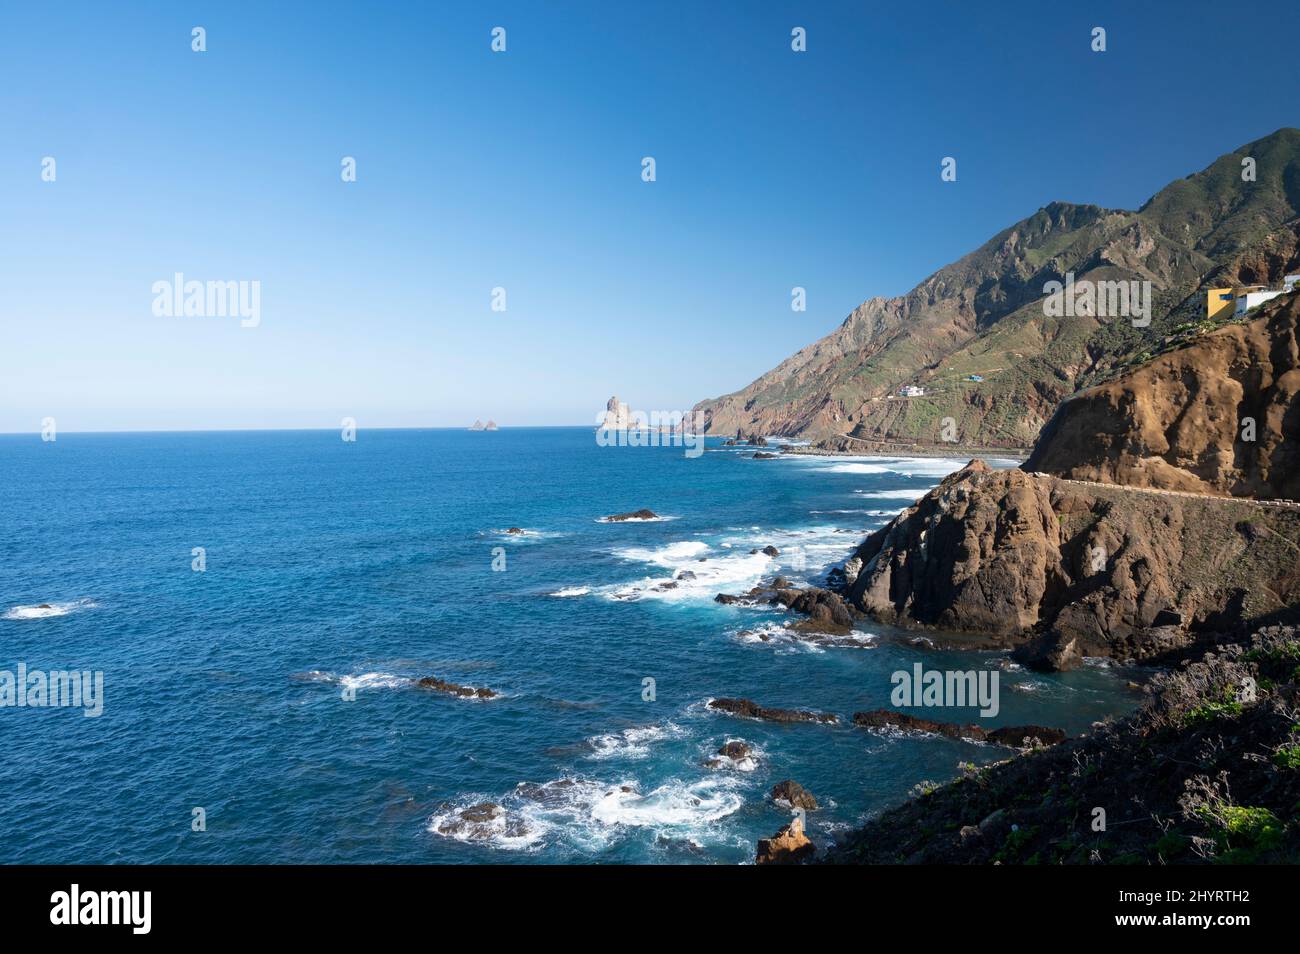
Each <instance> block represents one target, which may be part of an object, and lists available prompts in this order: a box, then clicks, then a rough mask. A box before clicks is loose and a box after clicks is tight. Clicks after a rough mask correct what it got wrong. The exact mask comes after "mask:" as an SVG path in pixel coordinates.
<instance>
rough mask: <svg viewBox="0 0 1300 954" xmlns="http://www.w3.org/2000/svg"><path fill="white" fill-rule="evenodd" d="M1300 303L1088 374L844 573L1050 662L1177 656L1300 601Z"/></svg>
mask: <svg viewBox="0 0 1300 954" xmlns="http://www.w3.org/2000/svg"><path fill="white" fill-rule="evenodd" d="M1298 317H1300V299H1297V298H1295V297H1291V298H1289V299H1285V300H1281V301H1279V303H1278V306H1277V307H1275V308H1273V309H1270V310H1269V311H1268V313H1267V314H1265V315H1262V316H1261V317H1259V318H1256V319H1254V320H1253V321H1250V322H1246V323H1243V324H1240V325H1234V326H1230V327H1227V328H1223V329H1219V330H1217V331H1213V332H1211V333H1209V334H1206V335H1203V336H1201V337H1199V338H1197V339H1195V340H1193V341H1191V342H1190V343H1187V344H1185V345H1184V346H1182V347H1180V348H1177V349H1174V350H1172V351H1170V352H1169V353H1168V354H1166V355H1163V356H1161V357H1159V358H1157V359H1155V360H1153V361H1151V362H1149V363H1147V364H1145V365H1142V366H1139V367H1138V368H1136V369H1134V370H1132V371H1130V372H1128V373H1126V374H1124V375H1122V376H1120V377H1119V378H1118V379H1116V380H1115V381H1113V382H1111V383H1109V384H1107V385H1104V386H1101V387H1098V388H1096V389H1093V390H1091V391H1086V392H1084V393H1083V394H1081V395H1079V396H1078V397H1076V398H1074V399H1073V400H1071V401H1068V402H1066V403H1065V404H1064V405H1062V407H1061V408H1060V410H1059V411H1058V412H1057V413H1056V415H1055V416H1054V417H1053V419H1052V423H1051V425H1049V426H1048V427H1047V428H1045V429H1044V431H1043V434H1042V436H1041V438H1040V439H1039V441H1038V442H1037V443H1036V445H1035V447H1034V451H1033V454H1032V455H1031V457H1030V458H1029V460H1028V461H1026V463H1025V464H1024V465H1023V467H1022V468H1021V469H1015V470H1002V471H997V470H993V469H991V468H990V467H989V466H988V465H987V464H985V463H984V462H983V461H980V460H973V461H971V462H970V464H968V465H967V466H966V467H965V468H963V469H962V470H960V471H958V472H957V473H955V474H952V475H950V476H949V477H947V478H946V479H945V480H944V481H943V482H942V483H941V484H940V485H939V486H938V487H936V488H935V489H934V490H932V491H930V492H929V493H928V494H926V495H925V496H924V497H922V498H921V499H920V500H919V501H917V503H916V504H915V505H914V506H912V507H909V508H907V509H906V510H904V511H903V512H902V513H901V514H899V516H898V517H897V518H895V519H894V520H893V521H891V522H890V523H889V524H888V525H887V526H885V527H882V528H881V529H880V530H878V531H876V532H875V533H873V534H871V536H869V537H868V538H867V539H866V540H865V541H864V542H863V544H862V545H861V546H860V547H859V548H858V549H857V551H856V552H855V553H854V555H853V558H852V559H851V560H850V561H848V562H847V563H846V564H845V568H844V570H843V571H842V572H841V573H840V574H839V575H838V576H837V578H836V579H837V582H838V583H839V588H840V590H841V592H842V593H843V595H844V596H845V599H846V602H847V603H848V604H849V605H850V606H851V607H852V608H853V609H855V610H857V611H860V612H862V613H865V614H866V615H868V616H870V617H872V618H875V619H878V620H881V621H883V622H886V623H891V624H895V625H899V626H903V627H921V628H926V627H929V628H935V629H937V630H942V631H947V632H966V633H972V634H979V635H980V636H981V637H982V638H984V639H986V640H988V641H990V642H991V643H993V644H995V645H1003V646H1006V647H1010V648H1013V649H1015V650H1016V653H1017V655H1018V657H1019V658H1021V659H1022V661H1025V662H1027V663H1029V664H1031V665H1034V666H1038V667H1041V668H1047V669H1065V668H1071V667H1073V666H1076V665H1078V664H1079V663H1080V662H1081V661H1082V659H1083V658H1084V657H1085V656H1108V657H1112V658H1115V659H1119V660H1125V661H1140V662H1161V661H1169V660H1171V659H1175V658H1177V657H1178V656H1179V654H1182V653H1186V652H1187V651H1189V650H1195V649H1196V648H1198V647H1200V648H1204V646H1205V645H1208V642H1209V641H1211V640H1215V639H1222V638H1224V635H1225V633H1226V634H1229V635H1240V634H1242V633H1244V632H1245V631H1247V630H1248V629H1250V628H1251V627H1252V626H1254V625H1258V624H1259V623H1262V622H1265V621H1269V620H1272V619H1280V618H1283V617H1285V616H1286V615H1287V614H1288V613H1290V612H1292V611H1293V608H1295V607H1297V605H1300V505H1297V504H1296V503H1295V502H1294V498H1295V496H1296V494H1297V492H1298V491H1300V483H1297V480H1298V479H1300V478H1298V477H1297V472H1296V470H1295V467H1294V465H1293V463H1292V462H1293V461H1294V459H1295V455H1296V454H1297V453H1300V402H1298V401H1296V400H1295V397H1296V393H1297V388H1298V387H1300V347H1298V346H1297V339H1296V329H1297V319H1298ZM1232 375H1235V376H1236V377H1235V378H1234V377H1232ZM1246 378H1249V379H1250V382H1249V386H1247V385H1243V384H1242V383H1240V380H1239V379H1246ZM1247 394H1248V395H1249V396H1248V397H1247ZM1247 411H1249V412H1251V413H1252V414H1255V415H1258V417H1257V418H1256V429H1255V430H1254V431H1253V439H1252V440H1245V439H1243V437H1242V431H1241V430H1240V427H1241V424H1240V421H1241V419H1242V418H1243V417H1249V416H1251V415H1250V414H1247V413H1246V412H1247ZM1256 493H1258V494H1261V495H1265V496H1266V497H1267V498H1268V499H1255V496H1254V494H1256ZM1276 498H1287V499H1276Z"/></svg>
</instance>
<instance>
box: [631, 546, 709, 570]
mask: <svg viewBox="0 0 1300 954" xmlns="http://www.w3.org/2000/svg"><path fill="white" fill-rule="evenodd" d="M708 552H709V545H708V544H707V543H703V542H701V541H699V540H680V541H678V542H676V543H669V544H667V545H665V546H662V547H654V548H651V547H628V548H627V549H625V550H615V551H614V555H615V556H617V557H619V558H621V559H624V560H630V561H632V562H634V563H653V564H655V565H657V566H666V567H677V566H680V565H682V563H684V562H685V561H686V560H690V559H698V558H699V557H700V556H702V555H703V554H705V553H708Z"/></svg>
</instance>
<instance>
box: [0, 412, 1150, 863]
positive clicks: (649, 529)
mask: <svg viewBox="0 0 1300 954" xmlns="http://www.w3.org/2000/svg"><path fill="white" fill-rule="evenodd" d="M715 445H716V442H713V441H711V442H710V450H709V452H708V453H706V454H704V455H703V456H701V457H699V458H696V459H689V458H687V457H685V456H684V455H683V454H682V451H681V449H672V448H629V447H599V446H597V445H596V443H595V441H594V439H593V435H592V432H591V430H590V429H589V428H541V429H507V430H503V431H499V432H496V433H468V432H463V431H449V430H395V431H366V430H363V431H361V432H360V434H359V436H358V439H357V441H356V442H355V443H345V442H344V441H342V440H340V438H339V435H338V433H337V432H325V431H319V432H242V433H193V434H112V435H78V434H61V435H60V436H59V439H58V441H57V442H55V443H42V442H41V441H40V440H39V438H38V437H35V436H32V437H27V436H0V514H3V526H2V527H0V669H7V670H10V671H15V670H16V668H17V666H18V664H19V663H20V662H21V663H25V664H26V665H27V666H28V668H29V669H45V670H51V669H74V668H75V669H86V670H102V671H103V673H104V681H105V690H104V692H105V698H104V712H103V715H102V716H101V717H99V718H85V717H83V716H82V715H81V713H80V712H78V711H76V710H70V709H51V708H3V709H0V751H3V753H4V758H3V759H2V760H0V861H3V862H6V863H14V862H19V863H35V862H87V863H106V862H178V863H186V862H196V863H197V862H404V863H423V862H444V863H458V862H459V863H464V862H512V863H513V862H595V861H614V862H740V861H745V860H748V859H750V858H752V856H753V850H754V842H755V840H756V839H757V838H759V837H762V836H764V835H768V834H771V833H772V832H773V831H775V830H776V829H777V828H779V827H780V826H781V825H782V824H784V823H785V821H786V820H787V818H788V812H787V811H785V810H783V809H782V808H780V807H779V806H777V805H775V804H774V803H773V802H772V801H771V800H770V799H769V798H768V797H767V796H766V793H767V791H768V790H769V789H770V788H771V786H772V785H773V784H774V783H775V782H777V781H779V780H781V779H784V778H794V779H796V780H798V781H799V782H800V783H802V784H803V785H804V786H805V787H807V788H808V789H810V790H811V791H812V792H813V793H814V794H815V795H816V796H817V797H818V799H819V801H821V802H822V804H823V808H821V809H819V810H818V811H816V812H812V813H810V814H809V816H808V822H809V830H810V833H811V834H812V836H813V838H814V839H815V840H821V841H825V840H827V839H829V838H831V837H833V836H834V834H835V832H837V831H839V830H843V829H844V828H845V827H848V826H851V825H853V824H855V823H857V822H858V821H860V820H861V819H862V818H863V817H864V816H865V815H866V814H868V813H870V812H872V811H876V810H879V809H880V808H882V807H884V806H885V805H888V804H890V803H892V802H895V801H897V800H899V799H901V798H903V797H904V796H905V795H906V793H907V792H908V791H909V789H911V787H912V786H913V785H915V784H916V783H918V782H920V781H922V780H927V779H930V780H942V779H946V778H950V777H952V776H953V775H955V774H956V772H957V763H958V762H959V761H973V762H983V761H990V760H993V759H995V758H1000V757H1004V756H1005V754H1006V751H1005V750H1003V749H998V748H995V747H989V746H979V745H974V744H969V743H963V742H956V741H952V740H946V739H938V738H927V737H921V738H907V737H885V736H879V735H874V734H871V733H868V732H865V731H863V730H859V729H854V728H852V727H849V726H844V725H840V726H814V725H793V726H781V725H772V724H765V723H757V722H751V721H741V720H736V719H733V718H730V717H727V716H723V715H719V714H716V713H712V712H709V711H707V710H706V709H705V708H704V704H705V703H706V701H707V700H708V699H710V698H712V697H716V696H723V695H741V696H746V697H749V698H752V699H754V700H756V701H758V702H760V703H762V704H765V705H774V706H798V707H808V708H815V709H818V710H825V711H831V712H836V713H838V714H840V715H841V717H844V718H847V717H848V716H850V715H851V714H852V712H853V711H855V710H858V709H866V708H877V707H882V706H887V705H888V704H889V693H890V689H891V685H890V680H889V677H890V674H891V673H892V672H894V671H895V670H898V669H908V668H910V666H911V664H912V663H913V662H915V661H918V660H919V661H923V662H924V663H925V665H926V666H927V667H938V668H958V669H974V668H993V667H996V666H997V665H998V664H999V663H1000V662H1001V661H1002V657H1000V656H999V655H998V654H996V653H989V652H971V653H931V652H924V651H921V650H917V649H913V648H910V647H907V646H903V645H900V644H897V643H895V642H892V641H889V640H881V639H878V638H876V637H877V636H878V635H879V634H880V633H881V630H880V628H879V627H874V626H872V625H869V624H868V625H864V626H863V627H862V630H861V632H860V633H858V634H857V636H856V638H855V639H853V640H846V641H845V642H844V645H841V646H816V645H812V644H809V643H808V642H806V641H803V640H799V639H797V638H795V637H793V636H792V635H791V634H790V633H789V631H788V630H786V629H785V628H784V623H785V622H788V621H790V620H789V618H788V617H787V616H785V615H784V614H781V613H776V612H772V611H768V610H757V609H752V608H744V607H734V606H722V605H719V604H717V603H715V602H713V599H712V598H713V596H714V594H715V593H717V592H720V591H724V592H739V591H741V590H743V589H747V588H748V587H749V586H751V585H752V584H753V583H754V582H757V580H758V579H759V578H760V576H763V577H765V576H770V575H771V574H773V573H776V572H780V573H783V574H785V575H786V576H788V577H791V578H795V579H811V580H815V579H817V578H819V577H820V576H821V574H822V573H823V572H824V571H825V569H826V567H827V566H828V565H830V564H831V563H833V562H834V561H837V560H841V559H843V558H844V556H846V555H847V553H848V552H849V551H850V550H851V549H852V547H853V546H854V545H855V544H856V543H857V542H858V541H859V540H860V539H861V537H862V536H863V535H864V533H865V532H867V531H869V530H871V529H873V528H875V527H878V526H880V525H882V524H883V523H884V522H886V520H887V519H888V517H889V515H890V514H892V513H893V512H895V511H897V510H898V509H899V508H900V507H902V506H904V505H905V504H906V503H907V502H909V501H908V499H907V498H910V497H913V496H916V495H919V493H921V492H922V491H924V490H925V489H926V488H928V487H930V486H933V485H934V484H935V483H937V482H938V480H939V478H940V476H941V475H942V474H943V473H944V472H946V471H947V470H950V469H954V468H955V467H956V466H958V464H959V463H960V462H943V461H934V460H911V461H909V460H901V461H900V460H894V461H886V460H866V459H863V460H847V459H826V458H796V459H782V460H775V461H755V460H752V459H749V457H748V456H747V453H748V452H745V453H741V452H736V451H732V450H722V449H720V448H717V447H716V446H715ZM641 507H649V508H651V509H653V510H655V511H656V512H657V513H659V514H661V515H663V516H664V517H665V518H667V519H663V520H660V521H655V522H641V523H623V524H610V523H602V522H599V519H598V518H600V517H601V516H602V515H605V514H609V513H615V512H621V511H627V510H634V509H637V508H641ZM512 526H515V527H521V528H524V529H525V530H527V531H529V532H528V533H527V534H526V535H524V536H522V537H513V536H510V535H507V534H505V533H503V531H504V530H505V528H508V527H512ZM767 544H772V545H774V546H776V547H777V548H778V549H779V550H780V551H781V555H780V556H779V557H776V558H769V557H767V556H764V555H762V554H761V553H760V554H752V553H751V552H750V551H751V550H753V549H754V548H759V547H762V546H764V545H767ZM194 547H203V548H205V550H206V560H207V568H206V570H205V571H204V572H201V573H198V572H194V571H193V570H192V569H191V561H192V559H193V557H192V555H191V552H192V549H193V548H194ZM496 548H501V549H500V551H497V552H494V551H496ZM502 553H503V554H504V561H505V569H504V571H503V572H496V571H494V570H493V568H492V564H493V560H494V556H495V557H497V558H498V565H500V559H499V558H500V555H501V554H502ZM800 554H802V564H803V566H804V568H803V569H802V570H800V569H798V566H799V564H800V562H801V559H800ZM701 558H703V561H704V562H700V561H701ZM683 569H690V570H691V571H692V572H695V573H696V574H697V577H696V579H695V580H693V581H692V580H685V581H682V582H680V583H679V585H678V586H677V587H676V588H673V589H669V590H657V589H655V587H656V586H658V585H659V584H661V583H663V582H665V581H667V580H669V579H671V578H672V577H673V576H674V575H675V574H676V573H677V572H678V571H680V570H683ZM42 603H48V604H51V607H52V609H51V610H48V611H47V610H37V609H36V607H37V606H38V605H39V604H42ZM760 634H761V635H766V636H767V637H768V638H767V639H766V640H764V639H762V638H760ZM424 675H437V676H440V677H442V678H445V679H450V680H453V681H456V682H460V683H465V684H470V685H475V686H478V685H486V686H490V687H492V688H493V689H495V690H498V691H499V692H501V693H502V696H501V697H500V698H497V699H493V700H490V701H486V702H484V701H466V700H462V699H458V698H452V697H448V696H444V695H440V694H436V693H432V692H429V691H426V690H420V689H418V688H415V687H414V686H413V685H412V684H411V680H413V679H415V678H418V677H420V676H424ZM1001 676H1002V689H1003V691H1002V693H1001V712H1000V713H999V715H998V717H997V718H996V719H992V720H988V722H989V724H991V725H1007V724H1014V723H1020V722H1035V723H1040V724H1046V725H1059V726H1062V727H1064V728H1066V729H1068V730H1070V731H1074V732H1077V731H1081V730H1083V729H1085V728H1086V727H1087V726H1088V725H1089V724H1090V723H1091V722H1092V721H1094V720H1097V719H1099V718H1102V717H1104V716H1106V715H1109V714H1117V713H1122V712H1125V711H1128V710H1129V709H1131V708H1132V707H1133V706H1134V705H1135V703H1136V697H1135V695H1134V694H1132V693H1131V692H1129V691H1128V690H1127V689H1125V688H1124V682H1125V679H1124V677H1123V676H1122V675H1120V674H1118V673H1116V672H1114V671H1112V670H1107V669H1102V668H1085V669H1083V670H1080V671H1077V672H1074V673H1068V674H1063V675H1053V676H1044V675H1040V674H1032V673H1027V672H1023V671H1019V670H1010V671H1003V672H1002V673H1001ZM646 679H653V680H654V687H655V693H654V699H653V700H652V701H647V700H646V699H645V698H643V696H644V695H645V693H644V692H643V687H644V685H645V682H644V681H645V680H646ZM348 687H351V688H352V689H354V690H355V698H354V699H353V700H352V701H348V700H346V699H345V698H344V695H345V694H346V693H345V691H344V690H345V689H347V688H348ZM934 715H936V716H937V717H939V718H944V719H948V720H951V721H976V718H977V715H976V713H975V712H974V710H951V709H950V710H947V711H944V712H941V713H934ZM728 739H744V740H746V741H747V742H749V743H750V744H752V745H754V746H755V748H756V757H755V758H754V759H753V760H751V762H749V763H745V764H743V765H741V766H740V767H729V768H725V769H716V768H710V767H708V766H707V765H706V764H705V762H706V760H707V759H708V758H709V757H710V756H711V755H712V753H713V752H714V751H715V750H716V749H717V748H718V747H719V746H720V745H721V744H722V743H723V742H725V741H726V740H728ZM482 801H491V802H494V803H496V804H498V805H500V806H501V807H502V809H503V814H501V815H500V816H498V817H497V818H496V819H493V820H491V821H489V822H484V823H479V824H469V825H462V826H460V827H452V826H451V825H449V823H451V822H454V821H455V819H456V815H457V813H458V811H459V810H461V809H463V808H465V807H467V806H470V805H473V804H475V803H478V802H482ZM195 807H202V808H203V809H204V810H205V813H206V820H207V830H206V831H201V832H195V831H193V830H192V829H191V819H192V817H193V809H194V808H195ZM440 828H441V829H443V830H442V831H439V829H440Z"/></svg>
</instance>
